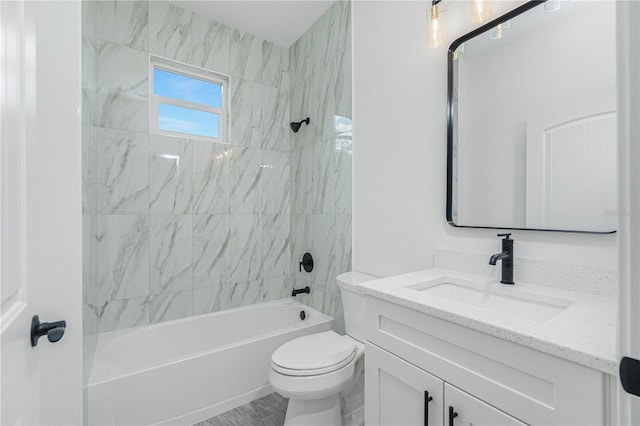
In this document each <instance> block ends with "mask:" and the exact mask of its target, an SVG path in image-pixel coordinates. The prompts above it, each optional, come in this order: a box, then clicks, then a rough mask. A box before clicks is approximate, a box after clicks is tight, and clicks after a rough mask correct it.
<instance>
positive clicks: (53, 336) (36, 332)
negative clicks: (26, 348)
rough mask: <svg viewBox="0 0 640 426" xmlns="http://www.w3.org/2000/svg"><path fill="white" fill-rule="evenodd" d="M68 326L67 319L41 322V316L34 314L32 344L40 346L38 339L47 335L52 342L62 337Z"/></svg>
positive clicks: (32, 319)
mask: <svg viewBox="0 0 640 426" xmlns="http://www.w3.org/2000/svg"><path fill="white" fill-rule="evenodd" d="M66 328H67V322H66V321H56V322H40V318H38V316H37V315H34V316H33V318H31V346H38V339H40V338H41V337H42V336H45V335H46V336H47V339H49V341H50V342H51V343H55V342H57V341H59V340H60V339H62V336H64V332H65V330H66Z"/></svg>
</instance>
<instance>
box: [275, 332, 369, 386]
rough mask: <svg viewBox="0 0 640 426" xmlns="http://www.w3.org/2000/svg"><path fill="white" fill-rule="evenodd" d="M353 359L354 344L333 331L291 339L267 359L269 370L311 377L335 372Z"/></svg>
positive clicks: (354, 354) (355, 353) (354, 353)
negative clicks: (269, 359)
mask: <svg viewBox="0 0 640 426" xmlns="http://www.w3.org/2000/svg"><path fill="white" fill-rule="evenodd" d="M356 355H357V346H356V344H355V343H354V342H353V341H352V340H351V339H348V338H345V337H344V336H340V335H339V334H337V333H335V332H333V331H326V332H323V333H317V334H311V335H308V336H303V337H299V338H297V339H293V340H291V341H289V342H287V343H285V344H284V345H282V346H280V347H279V348H278V349H277V350H276V351H275V352H273V354H272V355H271V367H272V368H273V370H275V371H277V372H278V373H280V374H284V375H287V376H315V375H320V374H327V373H331V372H333V371H336V370H339V369H341V368H343V367H344V366H346V365H348V364H349V363H350V362H351V361H353V359H354V358H355V357H356Z"/></svg>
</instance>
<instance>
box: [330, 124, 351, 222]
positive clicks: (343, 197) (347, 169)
mask: <svg viewBox="0 0 640 426" xmlns="http://www.w3.org/2000/svg"><path fill="white" fill-rule="evenodd" d="M339 120H341V121H345V122H348V123H351V120H350V119H346V118H342V117H341V118H340V119H339ZM332 143H333V149H334V152H335V186H334V188H335V202H336V205H335V211H336V213H349V214H350V213H351V209H352V198H353V197H352V187H353V183H352V173H353V161H352V140H351V132H350V131H349V132H348V133H347V132H345V133H343V134H339V133H336V136H335V137H334V138H333V140H332Z"/></svg>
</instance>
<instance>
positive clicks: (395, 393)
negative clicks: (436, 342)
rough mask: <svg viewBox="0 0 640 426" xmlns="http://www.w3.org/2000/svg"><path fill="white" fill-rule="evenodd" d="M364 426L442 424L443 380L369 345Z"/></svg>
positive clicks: (431, 425)
mask: <svg viewBox="0 0 640 426" xmlns="http://www.w3.org/2000/svg"><path fill="white" fill-rule="evenodd" d="M365 359H366V373H365V374H366V375H365V420H366V421H365V424H367V425H393V426H400V425H403V426H404V425H424V426H440V425H442V424H443V407H444V405H443V402H444V400H443V385H444V383H443V382H442V380H440V379H438V378H437V377H435V376H432V375H431V374H429V373H427V372H425V371H424V370H421V369H419V368H417V367H415V366H414V365H412V364H409V363H408V362H406V361H403V360H401V359H400V358H398V357H396V356H395V355H392V354H390V353H389V352H386V351H384V350H382V349H380V348H378V347H377V346H375V345H372V344H370V343H367V345H366V351H365Z"/></svg>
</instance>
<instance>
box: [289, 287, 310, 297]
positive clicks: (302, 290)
mask: <svg viewBox="0 0 640 426" xmlns="http://www.w3.org/2000/svg"><path fill="white" fill-rule="evenodd" d="M300 293H306V294H309V293H311V289H310V288H309V286H306V287H305V288H294V289H293V291H292V292H291V295H292V296H294V297H295V296H297V295H299V294H300Z"/></svg>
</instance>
